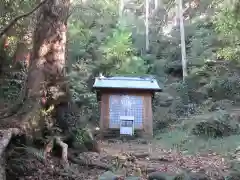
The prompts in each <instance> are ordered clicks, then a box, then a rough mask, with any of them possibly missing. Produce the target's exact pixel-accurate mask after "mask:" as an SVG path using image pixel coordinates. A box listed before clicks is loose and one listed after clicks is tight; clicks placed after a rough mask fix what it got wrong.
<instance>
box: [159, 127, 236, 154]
mask: <svg viewBox="0 0 240 180" xmlns="http://www.w3.org/2000/svg"><path fill="white" fill-rule="evenodd" d="M155 141H156V143H158V144H161V145H162V146H163V147H165V148H171V149H176V150H178V151H183V152H184V153H186V154H195V153H197V152H208V151H209V150H212V151H214V152H217V153H219V154H221V155H223V156H227V155H229V153H230V152H232V151H234V150H235V149H236V148H237V147H238V146H239V145H240V135H231V136H228V137H223V138H208V139H204V138H201V137H198V136H195V135H192V134H191V133H190V132H189V131H188V130H186V129H185V130H183V129H180V128H176V129H173V130H168V131H166V132H161V133H158V134H157V135H156V136H155Z"/></svg>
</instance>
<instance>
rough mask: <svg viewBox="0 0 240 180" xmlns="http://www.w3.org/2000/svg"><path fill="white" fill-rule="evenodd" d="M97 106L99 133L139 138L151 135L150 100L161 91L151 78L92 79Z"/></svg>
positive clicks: (101, 77)
mask: <svg viewBox="0 0 240 180" xmlns="http://www.w3.org/2000/svg"><path fill="white" fill-rule="evenodd" d="M93 88H94V90H95V91H96V93H97V98H98V101H99V103H100V108H101V117H100V131H101V133H102V135H104V133H106V132H108V131H111V130H119V132H120V134H125V135H133V134H134V132H135V131H138V132H140V135H141V136H143V137H152V135H153V116H152V98H153V95H154V93H155V92H157V91H158V92H159V91H162V89H161V88H160V87H159V85H158V83H157V81H156V79H155V78H153V77H119V76H118V77H104V76H100V77H96V78H95V83H94V85H93Z"/></svg>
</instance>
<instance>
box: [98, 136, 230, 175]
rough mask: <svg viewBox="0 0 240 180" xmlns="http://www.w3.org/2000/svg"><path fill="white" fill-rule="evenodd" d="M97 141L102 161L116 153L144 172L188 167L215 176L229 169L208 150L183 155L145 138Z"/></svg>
mask: <svg viewBox="0 0 240 180" xmlns="http://www.w3.org/2000/svg"><path fill="white" fill-rule="evenodd" d="M100 143H101V148H102V152H101V154H100V155H99V156H100V157H99V158H100V160H101V161H105V162H106V161H107V159H111V157H116V156H119V157H124V156H128V157H129V156H133V157H135V158H136V161H135V162H134V163H132V164H134V165H130V164H129V168H127V169H128V170H130V169H131V168H136V167H139V168H140V169H142V171H143V172H144V171H145V170H146V171H147V172H152V171H161V172H168V173H169V174H176V173H180V172H182V171H183V170H188V171H192V172H203V173H206V174H208V175H209V176H210V177H212V178H213V179H216V178H217V177H219V176H222V175H224V174H225V173H226V172H227V170H228V169H229V165H228V162H226V160H225V159H224V158H223V157H221V156H220V155H218V154H216V153H214V152H211V151H209V153H205V154H196V155H184V154H182V153H181V152H177V151H174V150H166V149H163V148H161V145H160V144H157V143H156V142H147V141H145V140H130V141H127V142H122V141H118V140H107V141H102V142H100ZM109 163H110V162H109ZM133 166H134V167H133ZM130 171H131V170H130ZM95 178H97V177H95ZM143 179H146V174H145V173H143Z"/></svg>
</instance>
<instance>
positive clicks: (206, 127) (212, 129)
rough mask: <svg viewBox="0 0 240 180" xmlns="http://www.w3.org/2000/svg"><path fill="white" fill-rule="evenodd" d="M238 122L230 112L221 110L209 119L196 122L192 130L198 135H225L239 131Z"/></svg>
mask: <svg viewBox="0 0 240 180" xmlns="http://www.w3.org/2000/svg"><path fill="white" fill-rule="evenodd" d="M239 130H240V129H239V124H238V122H237V121H236V120H235V119H234V118H232V117H231V116H230V114H229V113H227V112H226V111H223V110H219V111H217V112H216V114H214V115H213V116H212V118H211V119H208V120H207V121H201V122H199V123H197V124H196V126H195V127H194V128H193V130H192V132H193V133H194V134H195V135H197V136H203V137H204V136H207V137H214V138H216V137H223V136H229V135H232V134H236V133H239Z"/></svg>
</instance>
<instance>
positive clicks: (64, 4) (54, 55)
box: [22, 0, 70, 132]
mask: <svg viewBox="0 0 240 180" xmlns="http://www.w3.org/2000/svg"><path fill="white" fill-rule="evenodd" d="M69 6H70V0H51V1H47V3H45V4H44V5H43V6H42V7H41V8H40V9H39V15H38V17H37V24H36V29H35V33H34V38H33V52H32V57H31V62H30V67H29V74H28V79H27V83H26V86H27V91H26V102H25V108H24V109H23V111H25V115H24V117H23V119H22V120H24V127H25V128H24V129H26V128H27V127H28V128H27V129H28V130H33V131H32V132H34V131H35V130H36V129H39V127H41V125H43V124H41V123H43V122H42V120H41V118H40V116H39V113H40V110H41V107H42V104H41V103H40V102H41V98H42V97H43V95H44V96H46V92H47V91H49V90H50V89H51V90H54V92H52V95H54V97H53V96H51V98H50V99H55V100H57V99H59V98H60V96H64V95H65V94H64V93H65V90H64V88H62V84H63V83H62V82H61V81H62V79H63V77H64V75H65V73H64V71H65V64H66V62H65V46H66V31H67V17H68V13H69ZM50 87H51V88H50Z"/></svg>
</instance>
